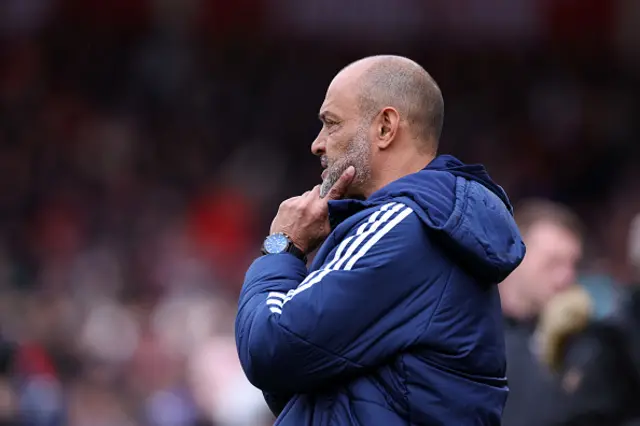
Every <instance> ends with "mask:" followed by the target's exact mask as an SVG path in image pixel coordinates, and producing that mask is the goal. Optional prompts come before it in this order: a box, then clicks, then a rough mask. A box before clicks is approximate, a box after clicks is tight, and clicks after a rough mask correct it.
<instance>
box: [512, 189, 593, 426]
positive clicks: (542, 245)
mask: <svg viewBox="0 0 640 426" xmlns="http://www.w3.org/2000/svg"><path fill="white" fill-rule="evenodd" d="M516 212H517V213H516V222H517V223H518V227H519V229H520V232H521V233H522V237H523V238H524V241H525V243H526V244H527V256H526V257H525V258H524V261H523V262H522V264H521V265H520V266H519V267H518V268H517V269H516V270H515V271H514V272H513V273H512V274H511V275H510V276H509V277H508V278H507V279H506V280H504V282H503V283H501V284H500V295H501V298H502V309H503V311H504V314H505V317H506V323H507V327H506V330H505V341H506V345H507V365H508V367H509V368H508V369H507V377H508V379H509V388H510V393H509V399H508V401H507V405H506V407H505V412H504V417H503V425H505V426H525V425H532V426H533V425H536V426H540V425H544V424H548V423H547V422H548V418H547V417H546V416H547V415H548V414H550V407H551V405H553V403H554V399H555V398H557V394H556V391H557V389H556V387H555V385H554V381H553V380H552V377H551V376H550V375H549V374H548V372H547V371H546V370H545V369H543V368H542V366H541V365H540V363H539V361H538V360H539V357H538V356H537V355H538V353H537V351H538V350H539V348H537V347H536V342H535V341H534V339H533V335H534V332H535V329H536V325H537V319H538V315H539V314H540V312H541V310H542V309H543V308H544V306H545V305H546V304H547V303H548V302H549V300H551V298H552V297H553V296H555V295H556V294H558V293H559V292H561V291H563V290H565V289H568V288H569V287H570V286H572V285H574V284H575V283H576V281H577V267H578V262H579V261H580V258H581V256H582V231H581V228H582V227H581V225H580V222H579V219H578V218H577V217H576V216H575V215H574V213H573V212H571V211H570V210H569V209H567V208H566V207H564V206H562V205H560V204H556V203H552V202H550V201H545V200H529V201H525V202H523V203H522V204H521V205H519V206H518V208H517V209H516Z"/></svg>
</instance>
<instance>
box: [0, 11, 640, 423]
mask: <svg viewBox="0 0 640 426" xmlns="http://www.w3.org/2000/svg"><path fill="white" fill-rule="evenodd" d="M297 3H300V2H297ZM311 3H313V4H314V5H315V6H313V7H314V8H315V9H313V10H317V12H318V18H317V19H316V18H315V17H314V16H313V13H311V14H310V13H309V12H308V10H307V9H304V8H297V9H296V7H295V4H296V2H287V1H273V2H268V1H262V2H261V1H256V0H243V1H236V2H214V1H201V2H198V1H191V0H190V1H183V2H171V1H160V0H148V1H142V0H136V1H129V0H118V1H115V0H113V1H108V0H103V1H98V0H95V1H80V0H77V1H76V0H59V1H55V0H6V1H3V2H1V3H0V292H1V293H0V327H1V328H0V331H1V333H0V335H1V336H2V341H1V345H2V351H1V354H0V355H1V356H0V367H1V370H0V424H7V425H16V424H25V425H34V426H49V425H51V426H54V425H69V426H88V425H99V426H111V425H113V426H116V425H117V426H121V425H149V426H156V425H157V426H182V425H185V426H188V425H194V426H195V425H223V426H236V425H237V426H261V425H267V424H270V422H272V420H273V419H272V417H271V414H270V413H269V411H268V409H267V407H266V405H265V404H264V402H263V399H262V394H261V393H260V392H259V391H258V390H257V389H255V388H253V387H252V386H251V385H250V384H249V383H248V382H247V381H246V379H245V378H244V375H243V373H242V370H241V368H240V365H239V362H238V360H237V356H236V353H235V345H234V341H233V318H234V314H235V308H236V307H235V303H236V300H237V294H238V292H239V288H240V285H241V283H242V277H243V273H244V271H245V269H246V267H247V265H248V264H249V262H250V261H251V260H252V259H253V258H254V257H256V256H257V255H258V254H259V248H260V245H261V241H262V239H263V237H264V234H265V232H267V230H268V225H269V223H270V221H271V219H272V217H273V215H274V214H275V211H276V209H277V206H278V204H279V202H280V201H281V200H283V199H285V198H288V197H291V196H293V195H295V194H298V193H301V192H303V191H305V190H306V189H308V188H310V187H311V186H313V185H314V184H316V183H318V181H319V178H320V171H321V169H320V166H319V162H318V160H317V159H316V158H314V157H313V156H312V155H311V154H310V144H311V142H312V141H313V139H314V137H315V133H316V132H317V131H318V130H319V128H320V125H319V122H318V121H317V119H316V115H317V110H318V107H319V105H320V104H321V102H322V99H323V96H324V90H325V88H326V86H327V84H328V83H329V81H330V79H331V78H332V76H333V75H334V74H335V73H336V72H337V71H338V70H339V69H340V68H341V67H342V66H344V65H346V64H347V63H348V62H349V61H351V60H354V59H357V58H358V57H361V56H364V55H366V54H372V53H381V52H379V50H380V47H379V46H385V51H387V50H392V51H393V52H394V53H400V54H405V55H408V56H410V57H411V58H413V59H415V60H416V61H418V62H420V63H421V64H422V65H423V66H424V67H425V68H426V69H427V70H428V71H429V72H430V73H431V74H432V75H433V76H434V78H435V79H436V81H437V82H438V83H439V84H440V86H441V88H442V90H443V93H444V97H445V103H446V111H447V112H446V119H445V130H444V136H443V142H442V144H441V147H442V148H441V149H442V151H446V152H447V153H451V154H454V155H457V156H459V157H460V158H462V159H463V160H464V161H466V162H482V163H484V164H485V165H486V166H487V168H488V169H489V172H490V173H491V174H492V176H493V177H494V178H495V180H497V181H498V182H499V183H500V184H501V185H503V186H504V187H505V189H506V190H507V192H508V193H509V194H510V196H511V197H512V198H513V199H514V201H516V202H517V201H519V200H522V199H525V198H530V197H538V198H546V199H552V200H555V201H557V202H560V203H563V204H564V205H567V206H569V207H570V208H571V209H573V210H574V211H575V212H576V214H577V215H578V216H579V218H580V219H581V220H582V221H583V222H584V223H585V224H586V225H587V227H586V233H585V234H584V255H583V256H582V257H581V258H582V260H583V262H584V263H583V264H581V265H580V269H579V271H580V275H578V274H577V273H576V280H578V276H580V282H581V283H584V285H585V286H590V287H589V288H590V289H591V291H593V292H595V293H594V294H597V295H598V296H597V297H595V298H594V306H597V309H595V308H594V312H596V311H597V313H598V315H599V317H598V318H600V317H606V316H607V315H610V314H611V313H612V312H614V311H615V310H616V309H615V307H616V306H617V305H616V304H617V303H618V302H617V300H618V298H617V296H616V295H617V294H618V290H617V289H618V288H620V287H621V286H624V285H626V284H628V283H630V282H631V281H632V277H633V275H632V268H630V265H629V262H628V253H627V245H626V241H627V234H628V230H629V226H630V223H631V220H632V218H633V217H634V215H635V214H637V213H638V212H640V168H639V167H638V164H640V145H638V144H637V138H638V136H640V124H639V122H638V120H637V117H638V116H639V115H640V84H639V82H638V78H637V76H638V72H637V71H638V69H637V66H636V65H635V64H634V63H633V61H630V60H622V59H620V58H619V56H618V53H616V52H613V51H612V50H611V49H608V48H606V47H605V46H604V45H603V44H602V37H599V36H596V33H597V31H595V30H594V31H592V33H591V34H590V35H591V36H590V37H589V43H586V44H585V43H577V44H576V43H575V40H574V39H573V38H572V36H571V34H572V33H571V32H570V31H569V32H568V34H569V35H567V33H566V32H562V31H560V32H553V34H554V36H553V37H558V38H557V39H556V38H553V39H552V40H553V41H548V40H547V41H545V40H542V41H539V42H532V41H531V40H532V37H533V36H532V34H536V31H535V25H534V24H535V22H528V21H527V22H525V21H523V20H522V19H520V18H522V16H525V15H526V8H525V12H520V15H519V14H518V13H517V12H518V11H513V10H511V13H512V14H511V15H509V16H513V17H514V19H515V24H513V23H512V25H509V22H507V23H506V24H505V23H504V22H502V21H499V20H498V21H499V22H498V23H500V22H502V23H503V24H504V28H503V30H502V31H503V32H502V33H500V32H499V33H498V34H497V35H496V34H494V35H493V36H494V37H493V38H496V39H500V37H502V38H503V39H508V38H509V37H510V36H512V35H513V36H514V37H515V36H516V34H515V33H517V31H514V30H517V29H523V28H524V29H526V31H524V30H523V31H520V33H522V34H520V35H519V37H520V38H519V40H520V39H522V43H524V45H521V44H518V43H514V44H512V45H509V43H507V44H506V45H502V44H496V43H493V42H491V40H492V38H491V37H489V38H488V39H489V41H487V42H486V43H485V44H481V45H476V44H474V43H462V44H460V43H458V44H455V43H451V42H447V40H450V39H449V38H447V37H446V36H445V35H443V34H441V33H440V32H438V28H435V29H434V27H433V26H432V27H429V28H431V32H432V33H433V34H432V37H431V38H430V39H429V42H428V43H426V42H424V41H422V40H420V39H419V38H416V37H417V36H416V34H417V33H418V34H419V33H420V28H421V27H420V25H424V23H425V22H427V21H429V19H428V17H429V16H430V15H429V14H428V13H426V14H425V11H422V13H423V14H422V15H421V14H420V13H418V10H417V9H415V8H419V6H418V4H419V2H417V3H416V2H411V1H403V2H401V3H403V4H404V3H406V5H405V6H407V7H409V6H411V7H413V8H414V9H410V10H411V11H412V13H405V14H401V13H397V14H396V15H397V16H396V15H393V17H394V19H398V20H400V21H401V22H402V25H400V26H394V25H391V24H390V25H388V26H384V25H382V24H380V25H381V26H382V27H384V28H385V31H386V32H385V33H384V34H382V35H378V37H379V38H380V39H383V40H386V41H387V42H388V41H389V40H388V39H386V38H385V37H386V36H385V34H387V33H389V32H390V33H394V34H396V36H397V37H398V40H396V43H395V44H393V43H390V42H389V43H386V44H385V43H383V44H377V41H379V40H378V39H375V40H373V41H372V39H373V38H374V37H365V36H364V34H368V33H367V31H368V29H367V25H366V23H365V24H363V23H362V22H360V21H358V20H357V19H356V16H359V15H357V13H355V14H353V13H352V14H351V15H349V14H348V13H346V12H345V16H343V17H342V18H341V19H343V20H342V21H340V22H338V23H339V24H341V25H338V24H336V25H334V26H332V25H330V23H329V21H324V20H323V19H320V17H321V16H324V17H325V18H326V15H323V14H322V13H321V12H322V10H324V9H323V7H326V6H323V4H324V3H323V2H311ZM311 3H310V4H311ZM316 3H317V4H316ZM329 3H331V2H329ZM376 3H379V2H376ZM435 3H437V4H439V5H440V6H439V7H440V9H439V10H440V13H441V14H443V15H442V16H449V18H450V21H451V22H450V23H451V25H452V27H451V28H458V30H461V29H463V28H467V27H465V25H463V24H464V22H465V21H464V19H462V20H459V21H455V20H452V19H453V17H454V15H453V14H452V13H451V11H450V10H449V11H447V10H445V9H446V7H445V5H447V4H448V3H447V2H434V4H435ZM453 3H456V4H458V3H461V2H453ZM469 3H470V4H471V3H473V4H475V3H474V2H469ZM492 3H496V4H502V3H504V2H500V1H494V2H492ZM507 3H508V2H507ZM521 3H522V4H525V3H526V4H529V3H530V4H534V3H536V2H535V1H533V0H530V1H528V2H521ZM564 3H570V2H564ZM574 3H575V2H574ZM591 3H592V4H593V5H597V4H599V2H597V1H591V2H590V4H591ZM604 3H606V2H604ZM604 3H603V4H604ZM505 4H506V3H505ZM276 6H277V7H276ZM378 6H379V7H378V8H371V11H370V13H372V14H373V15H375V16H373V17H371V19H373V20H374V22H378V23H379V22H380V20H382V21H384V15H385V13H384V11H383V12H380V7H382V6H380V5H378ZM496 7H498V6H496ZM278 8H279V9H278ZM347 9H349V8H347ZM266 10H268V11H269V13H270V14H273V13H274V12H273V11H274V10H281V11H288V12H289V13H281V14H280V15H278V19H275V18H273V17H271V21H269V22H264V19H263V17H264V16H271V15H269V13H267V12H266ZM469 10H475V11H476V12H477V11H478V10H479V9H477V6H476V9H471V8H470V9H469ZM375 11H378V12H380V13H378V14H374V13H373V12H375ZM352 12H353V11H352ZM356 12H357V11H356ZM560 12H562V11H560ZM601 12H602V11H600V10H599V9H597V8H596V9H595V12H592V13H591V14H586V15H585V16H586V17H587V18H589V19H591V18H593V17H594V16H595V17H599V16H602V15H603V14H602V13H601ZM522 13H525V15H522ZM558 13H559V12H558ZM565 13H567V12H566V11H565ZM521 15H522V16H521ZM556 15H557V14H556ZM556 15H553V16H554V19H561V18H558V16H556ZM417 16H422V17H423V18H424V20H420V19H417V18H416V17H417ZM456 16H457V15H456ZM474 16H475V15H474ZM526 16H529V15H526ZM559 16H560V15H559ZM604 16H606V14H604ZM349 17H350V18H349ZM481 17H484V15H482V14H477V18H478V19H480V18H481ZM463 18H464V14H463ZM587 18H584V19H586V22H587V23H588V22H592V21H589V20H588V19H587ZM349 19H351V20H352V21H353V22H352V21H349ZM376 19H378V21H375V20H376ZM483 19H485V20H486V19H488V18H486V17H484V18H483ZM518 19H520V20H518ZM356 21H357V22H356ZM431 21H435V20H434V19H432V20H431ZM454 21H455V22H454ZM503 21H505V22H506V21H507V20H503ZM332 22H333V21H332ZM447 22H448V21H447ZM479 22H480V24H478V25H479V28H480V29H482V28H483V27H482V25H481V24H482V22H484V21H482V19H480V20H479ZM351 23H353V24H356V23H359V24H360V25H359V27H357V28H358V30H357V36H354V37H353V38H351V39H348V40H352V41H353V40H358V41H359V43H355V42H354V43H352V44H353V45H352V44H351V43H348V42H345V40H344V39H341V38H340V37H349V34H347V31H346V30H345V28H349V26H350V24H351ZM294 24H295V25H294ZM312 24H313V25H312ZM456 25H457V26H456ZM487 25H489V24H487ZM583 26H584V27H585V28H587V25H586V24H584V25H583ZM560 27H562V25H560ZM574 27H575V28H574ZM265 28H266V29H265ZM401 28H403V29H404V31H400V29H401ZM412 28H413V30H412ZM554 28H555V27H554ZM562 28H564V27H562ZM567 28H574V29H575V31H579V30H580V28H582V27H581V26H580V25H579V24H576V25H574V26H570V25H567ZM576 28H577V29H576ZM598 28H599V27H598ZM288 29H291V31H292V33H293V32H294V31H295V32H296V34H297V36H295V37H294V36H293V35H290V34H287V32H286V31H287V30H288ZM463 33H464V32H463V31H458V32H457V33H456V34H457V36H458V37H462V39H464V37H463V35H464V34H463ZM578 33H579V32H578ZM323 34H329V35H333V36H334V37H329V36H327V37H325V35H323ZM336 34H340V36H339V37H336ZM344 34H347V35H346V36H345V35H344ZM460 34H462V35H460ZM492 34H493V33H492ZM579 34H580V33H579ZM336 38H337V39H338V40H336ZM473 38H474V36H473V34H472V35H471V36H467V38H466V39H464V40H470V39H473ZM407 40H413V41H407ZM525 42H526V43H525ZM469 44H471V45H469ZM576 268H578V265H577V264H576ZM560 287H562V288H560ZM561 289H564V286H559V288H558V291H560V290H561ZM594 315H595V314H594Z"/></svg>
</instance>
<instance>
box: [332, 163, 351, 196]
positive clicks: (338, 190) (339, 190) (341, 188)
mask: <svg viewBox="0 0 640 426" xmlns="http://www.w3.org/2000/svg"><path fill="white" fill-rule="evenodd" d="M355 175H356V169H355V168H354V167H353V166H349V167H347V170H345V171H344V172H342V175H341V176H340V179H338V181H337V182H336V183H335V184H334V185H333V186H332V187H331V189H330V190H329V192H328V193H327V197H326V198H327V199H329V200H339V199H340V198H342V197H344V195H345V194H346V193H347V189H348V188H349V185H351V182H353V178H354V177H355Z"/></svg>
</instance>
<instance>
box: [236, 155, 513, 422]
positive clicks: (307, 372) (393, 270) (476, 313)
mask: <svg viewBox="0 0 640 426" xmlns="http://www.w3.org/2000/svg"><path fill="white" fill-rule="evenodd" d="M329 207H330V209H329V210H330V220H331V224H332V229H333V232H332V233H331V234H330V235H329V237H328V239H327V240H326V241H325V243H324V244H323V245H322V247H321V248H320V250H319V251H318V253H317V255H316V257H315V259H314V262H313V264H312V265H311V268H310V269H309V270H307V267H306V265H305V264H304V262H302V261H301V260H299V259H297V258H296V257H294V256H291V255H289V254H281V255H268V256H263V257H261V258H259V259H257V260H256V261H255V262H254V263H253V264H252V265H251V267H250V268H249V270H248V272H247V274H246V278H245V282H244V285H243V288H242V292H241V295H240V301H239V310H238V315H237V318H236V344H237V348H238V353H239V356H240V360H241V363H242V367H243V369H244V371H245V373H246V375H247V377H248V378H249V380H250V381H251V383H253V384H254V385H255V386H256V387H258V388H260V389H262V390H263V392H264V393H265V396H266V399H267V402H268V403H269V404H270V407H272V410H273V411H274V412H275V414H276V415H278V420H277V422H276V425H282V426H306V425H314V426H316V425H317V426H321V425H322V426H325V425H366V426H376V425H380V426H395V425H446V426H452V425H455V426H466V425H499V424H500V417H501V414H502V409H503V406H504V404H505V400H506V398H507V393H508V387H507V380H506V377H505V369H506V365H505V364H506V361H505V346H504V337H503V319H502V312H501V308H500V297H499V295H498V289H497V286H496V285H495V284H497V283H499V282H500V281H502V280H503V279H504V278H505V277H506V276H507V275H509V273H511V271H512V270H513V269H515V267H516V266H518V264H519V263H520V262H521V260H522V258H523V257H524V253H525V247H524V244H523V242H522V239H521V237H520V234H519V232H518V228H517V227H516V224H515V222H514V220H513V217H512V209H511V205H510V204H509V200H508V199H507V196H506V194H505V193H504V191H503V190H502V188H500V187H499V186H498V185H496V184H495V183H493V182H492V181H491V179H490V178H489V176H488V174H487V173H486V171H485V170H484V168H483V167H482V166H468V165H464V164H462V163H461V162H460V161H459V160H457V159H455V158H454V157H451V156H439V157H437V158H436V159H435V160H433V161H432V162H431V163H430V164H429V165H428V166H427V167H426V168H424V169H423V170H421V171H420V172H418V173H415V174H412V175H408V176H405V177H403V178H401V179H399V180H397V181H394V182H392V183H390V184H389V185H387V186H385V187H384V188H382V189H380V190H379V191H377V192H376V193H374V194H372V195H371V196H370V197H369V198H368V199H367V200H365V201H358V200H340V201H332V202H330V206H329Z"/></svg>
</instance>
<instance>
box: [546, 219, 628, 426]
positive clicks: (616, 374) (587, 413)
mask: <svg viewBox="0 0 640 426" xmlns="http://www.w3.org/2000/svg"><path fill="white" fill-rule="evenodd" d="M629 254H630V259H629V260H630V264H631V266H632V267H633V271H634V273H635V274H634V281H633V282H632V284H631V285H630V286H628V287H626V288H624V289H623V290H622V291H621V295H620V297H619V299H618V300H617V304H616V305H617V306H615V310H614V312H612V313H611V314H610V315H608V316H605V317H595V316H592V318H591V319H590V321H587V322H582V323H580V324H575V317H570V318H568V317H567V315H566V313H567V312H570V311H574V312H575V311H576V310H578V309H584V306H585V305H586V306H587V307H589V308H593V307H594V306H595V305H594V303H595V302H596V301H595V300H594V299H593V298H592V296H591V295H589V294H588V293H587V292H586V291H584V290H583V291H584V293H585V294H584V295H583V296H581V297H575V296H574V297H570V294H566V293H565V294H560V295H559V296H557V297H555V298H554V299H553V300H552V302H551V303H550V304H549V305H548V306H547V307H546V308H545V310H544V311H543V314H542V316H541V317H542V318H543V319H547V318H551V319H553V318H552V317H553V314H554V313H556V312H554V310H555V311H558V312H560V311H562V312H561V313H562V317H563V318H561V319H562V321H563V322H565V323H566V322H567V319H569V320H570V321H571V322H573V324H571V327H566V324H564V325H565V326H564V327H557V326H556V327H555V328H556V329H555V330H553V329H552V330H550V331H551V333H555V334H556V335H557V334H560V333H562V336H561V337H562V339H558V338H556V339H555V341H556V342H557V343H560V344H561V345H557V346H556V347H551V349H552V350H556V352H557V353H558V357H557V362H556V363H555V364H552V363H549V364H551V365H550V367H551V369H552V370H553V372H554V373H555V377H556V379H557V381H558V382H559V384H560V387H561V389H562V392H561V394H560V397H559V398H556V401H557V403H556V404H555V407H554V408H553V410H550V411H551V413H552V414H553V416H552V419H551V421H550V422H548V424H549V425H553V426H601V425H607V426H638V425H640V405H639V404H638V393H639V392H640V288H639V287H638V285H637V284H638V278H639V277H640V275H638V272H640V216H638V217H636V218H635V220H634V221H633V223H632V226H631V232H630V233H629ZM574 292H575V291H574ZM584 299H586V300H584ZM591 310H593V309H591ZM547 322H551V321H547ZM551 325H555V324H551ZM547 328H550V327H547ZM558 328H559V329H560V330H558ZM559 332H560V333H559ZM548 334H550V333H547V335H548ZM547 340H551V339H548V338H547ZM551 341H552V340H551ZM552 342H553V341H552ZM558 346H560V347H558ZM547 362H548V361H547Z"/></svg>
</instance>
